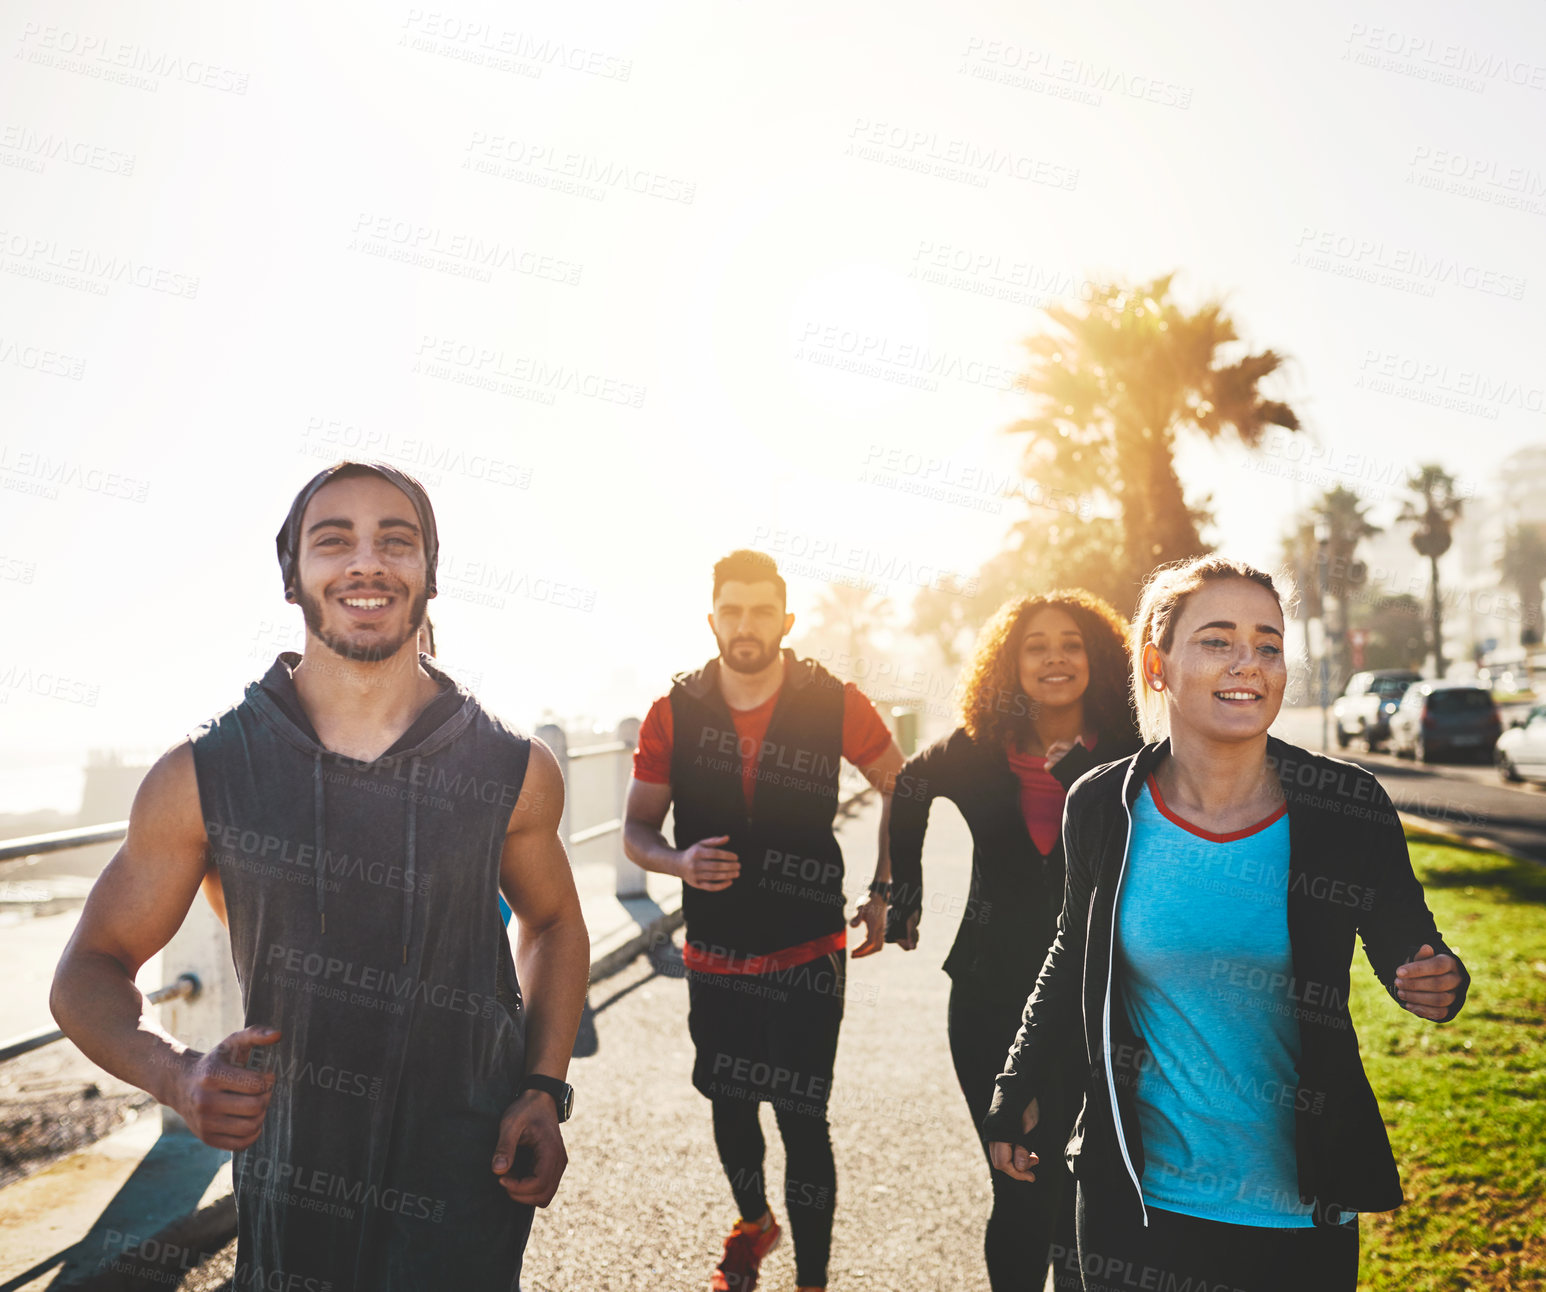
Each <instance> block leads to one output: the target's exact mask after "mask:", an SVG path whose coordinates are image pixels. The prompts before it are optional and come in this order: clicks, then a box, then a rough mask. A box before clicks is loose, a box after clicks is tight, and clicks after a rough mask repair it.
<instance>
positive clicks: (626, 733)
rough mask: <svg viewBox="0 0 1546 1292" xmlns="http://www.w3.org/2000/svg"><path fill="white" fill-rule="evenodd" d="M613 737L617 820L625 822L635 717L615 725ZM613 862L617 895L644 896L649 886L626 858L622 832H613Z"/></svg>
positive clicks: (636, 736) (636, 732)
mask: <svg viewBox="0 0 1546 1292" xmlns="http://www.w3.org/2000/svg"><path fill="white" fill-rule="evenodd" d="M617 739H618V740H619V741H621V742H622V745H623V748H622V751H621V752H620V753H619V754H618V755H617V819H618V820H619V821H623V822H626V821H627V820H628V810H627V809H628V782H629V780H630V779H631V777H632V775H633V751H634V748H635V746H637V745H638V743H639V720H638V719H637V718H624V719H623V720H622V721H621V722H619V723H618V724H617ZM613 865H614V867H615V868H616V872H617V889H616V892H617V895H618V897H619V898H623V897H647V896H649V889H648V888H647V887H646V886H645V880H646V876H645V873H644V871H642V870H641V869H640V868H639V867H638V866H636V865H634V864H633V862H631V861H629V860H628V854H627V853H626V852H624V851H623V832H622V830H619V831H618V832H617V849H616V852H615V853H614V854H613Z"/></svg>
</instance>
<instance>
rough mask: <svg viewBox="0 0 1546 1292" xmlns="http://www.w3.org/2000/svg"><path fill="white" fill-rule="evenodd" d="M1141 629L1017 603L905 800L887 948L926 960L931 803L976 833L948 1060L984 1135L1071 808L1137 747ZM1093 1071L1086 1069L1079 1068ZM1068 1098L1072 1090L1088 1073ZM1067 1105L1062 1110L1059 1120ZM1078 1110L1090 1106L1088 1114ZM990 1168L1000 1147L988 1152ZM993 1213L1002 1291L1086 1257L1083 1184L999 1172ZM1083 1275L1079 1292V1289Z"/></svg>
mask: <svg viewBox="0 0 1546 1292" xmlns="http://www.w3.org/2000/svg"><path fill="white" fill-rule="evenodd" d="M1126 631H1127V626H1126V625H1125V624H1124V623H1123V621H1122V620H1121V618H1120V617H1119V616H1118V615H1117V613H1116V611H1114V610H1113V609H1112V608H1111V607H1110V606H1108V605H1107V604H1106V603H1105V602H1104V601H1102V600H1101V599H1100V598H1099V597H1096V596H1093V595H1091V594H1090V593H1088V592H1084V591H1081V590H1077V589H1074V590H1068V591H1062V592H1051V593H1048V594H1046V595H1045V596H1036V597H1022V598H1017V599H1016V600H1013V601H1009V602H1006V603H1005V604H1004V605H1003V606H1002V607H1000V608H999V610H998V612H997V613H996V614H995V615H994V616H993V618H992V619H991V620H989V621H988V623H987V624H986V625H985V626H984V628H983V630H982V632H981V634H980V635H979V636H978V639H977V645H976V648H975V650H974V651H973V653H972V659H971V662H970V664H969V665H968V666H967V669H966V676H965V685H964V686H963V693H962V698H961V725H960V726H959V727H957V728H956V729H955V730H954V731H953V732H951V733H950V734H949V735H948V736H946V737H945V738H944V739H942V740H940V741H938V742H936V743H935V744H933V745H931V746H930V747H929V748H927V749H925V750H924V751H923V752H922V753H920V754H918V755H917V756H915V757H914V758H913V759H912V760H911V761H910V762H909V763H908V764H907V765H906V766H905V767H904V768H903V769H902V775H901V776H900V777H899V778H898V781H897V791H896V793H895V794H894V795H893V797H892V800H891V834H890V839H891V876H892V894H891V911H890V919H889V925H888V936H889V937H890V938H891V940H893V941H896V942H900V943H901V945H902V946H903V947H905V948H907V949H909V950H911V949H912V948H913V947H915V946H916V945H917V932H918V919H919V915H920V912H921V911H922V909H923V865H922V856H923V837H924V831H925V830H926V829H927V827H928V819H929V804H930V803H931V802H932V801H933V800H934V799H935V798H937V797H943V798H948V799H950V800H951V801H952V802H953V803H955V805H956V806H957V807H958V808H959V809H960V811H961V815H962V816H963V817H965V819H966V824H967V826H968V827H969V828H970V830H971V832H972V880H971V890H970V893H969V894H967V895H966V896H965V900H964V901H963V900H962V895H961V894H959V893H957V894H953V895H951V894H947V895H946V896H947V898H949V897H953V898H954V902H950V901H948V900H947V901H946V902H944V903H939V902H935V901H931V902H930V906H931V908H933V909H939V910H946V909H950V908H951V907H952V906H953V907H954V909H955V910H959V911H960V912H961V915H962V918H961V927H960V931H959V932H958V933H957V934H956V939H955V944H954V946H952V947H951V950H950V955H949V957H948V958H947V959H946V961H945V971H946V972H947V973H948V974H950V976H951V979H952V985H951V989H950V1012H949V1023H948V1026H949V1032H950V1054H951V1058H952V1060H953V1061H954V1063H955V1069H956V1076H957V1078H958V1080H959V1081H960V1083H961V1093H962V1094H963V1095H965V1096H966V1106H967V1109H968V1111H969V1112H970V1113H971V1118H972V1124H973V1125H974V1126H975V1125H978V1124H980V1123H981V1121H982V1119H983V1117H984V1116H985V1115H986V1113H987V1111H988V1104H989V1101H990V1100H991V1099H992V1097H993V1082H994V1078H995V1077H997V1076H998V1073H999V1070H1000V1069H1001V1068H1002V1067H1003V1066H1004V1053H1005V1051H1006V1050H1008V1048H1009V1044H1010V1042H1011V1041H1013V1040H1014V1036H1015V1031H1016V1029H1017V1028H1018V1027H1019V1026H1020V1015H1021V1012H1022V1011H1023V1010H1024V1008H1025V1001H1026V997H1027V996H1029V995H1030V992H1031V988H1032V987H1034V986H1035V984H1036V971H1037V970H1038V969H1040V968H1041V962H1042V960H1043V959H1044V958H1045V957H1046V954H1047V948H1048V946H1049V945H1050V944H1051V942H1052V935H1053V933H1054V932H1055V930H1056V926H1057V913H1058V909H1059V906H1060V903H1061V899H1062V893H1063V844H1062V831H1061V826H1062V819H1063V796H1064V795H1065V794H1066V793H1067V792H1068V787H1069V786H1070V785H1071V784H1073V782H1074V781H1076V780H1077V779H1078V778H1079V777H1080V776H1081V775H1082V774H1083V773H1084V772H1086V771H1088V770H1089V769H1090V768H1092V767H1094V766H1096V765H1097V764H1099V763H1102V762H1109V761H1110V760H1111V759H1114V758H1121V757H1124V756H1125V755H1127V754H1130V753H1132V751H1133V750H1134V749H1136V748H1137V747H1138V743H1139V741H1138V733H1137V730H1136V729H1135V727H1134V726H1133V717H1132V711H1131V708H1130V706H1129V703H1128V695H1127V673H1128V660H1127V644H1126V640H1125V638H1126ZM1081 1066H1082V1065H1081ZM1069 1075H1070V1079H1069V1080H1068V1081H1066V1082H1063V1083H1060V1084H1063V1085H1066V1086H1068V1087H1069V1088H1070V1089H1073V1088H1074V1087H1075V1085H1076V1082H1075V1081H1074V1080H1073V1078H1074V1077H1076V1076H1077V1075H1078V1073H1077V1072H1075V1073H1070V1074H1069ZM1047 1099H1048V1103H1049V1109H1048V1115H1047V1117H1046V1118H1045V1119H1044V1122H1043V1125H1042V1128H1041V1129H1040V1130H1039V1131H1038V1137H1039V1138H1038V1140H1037V1141H1036V1142H1038V1143H1041V1142H1042V1141H1043V1140H1045V1143H1046V1146H1047V1147H1048V1148H1049V1149H1050V1150H1053V1151H1055V1150H1056V1149H1059V1148H1061V1147H1062V1141H1061V1140H1058V1141H1057V1142H1056V1143H1055V1144H1054V1143H1053V1142H1052V1137H1054V1136H1056V1135H1057V1134H1060V1133H1064V1134H1066V1131H1067V1129H1068V1125H1069V1123H1070V1122H1071V1121H1072V1120H1073V1108H1066V1100H1061V1099H1059V1098H1058V1096H1057V1094H1056V1093H1054V1092H1051V1091H1049V1092H1048V1095H1047ZM1053 1104H1055V1105H1057V1106H1056V1107H1055V1108H1054V1107H1051V1106H1050V1105H1053ZM1075 1107H1077V1105H1075ZM983 1152H984V1154H985V1155H986V1152H987V1145H986V1143H985V1142H984V1144H983ZM989 1176H990V1178H991V1180H992V1182H993V1211H992V1214H991V1215H990V1216H989V1218H988V1225H987V1232H986V1234H985V1236H984V1241H983V1247H984V1254H985V1256H986V1258H987V1264H988V1276H989V1279H990V1281H991V1285H992V1287H993V1288H994V1292H1004V1290H1005V1289H1020V1288H1034V1289H1036V1292H1040V1289H1041V1287H1042V1282H1043V1280H1044V1278H1045V1274H1046V1268H1047V1257H1048V1251H1049V1248H1052V1249H1054V1256H1055V1257H1056V1258H1057V1259H1055V1260H1054V1265H1060V1264H1068V1263H1069V1262H1071V1260H1072V1257H1073V1249H1074V1237H1073V1180H1072V1178H1071V1177H1070V1176H1069V1175H1068V1173H1067V1172H1066V1171H1059V1172H1057V1174H1056V1176H1053V1177H1050V1178H1048V1179H1046V1180H1044V1181H1041V1182H1036V1183H1033V1182H1030V1181H1026V1180H1012V1179H1010V1178H1009V1177H1008V1176H1006V1175H1002V1174H999V1173H997V1172H994V1171H991V1170H990V1172H989ZM1078 1285H1079V1280H1078V1277H1077V1274H1074V1277H1073V1279H1072V1281H1071V1282H1070V1283H1069V1284H1068V1286H1070V1287H1073V1288H1077V1287H1078Z"/></svg>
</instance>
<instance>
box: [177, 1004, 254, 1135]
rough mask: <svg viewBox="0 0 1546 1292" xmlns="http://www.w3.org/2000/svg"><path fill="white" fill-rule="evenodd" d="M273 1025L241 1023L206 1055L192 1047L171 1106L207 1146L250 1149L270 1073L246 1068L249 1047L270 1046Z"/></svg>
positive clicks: (250, 1051) (185, 1054)
mask: <svg viewBox="0 0 1546 1292" xmlns="http://www.w3.org/2000/svg"><path fill="white" fill-rule="evenodd" d="M279 1038H280V1032H279V1029H278V1028H275V1027H263V1026H254V1027H244V1028H242V1030H241V1031H239V1032H232V1033H231V1035H230V1036H228V1037H226V1038H225V1040H223V1041H221V1042H220V1044H219V1045H217V1046H215V1048H214V1049H212V1050H210V1051H209V1053H207V1054H197V1053H195V1052H194V1051H192V1050H189V1051H186V1052H185V1053H184V1055H183V1058H184V1059H185V1060H192V1062H191V1063H189V1064H188V1066H187V1067H186V1068H185V1069H184V1071H183V1072H182V1074H181V1075H180V1076H179V1078H178V1080H177V1086H176V1090H175V1092H174V1094H173V1098H172V1099H171V1101H170V1102H171V1106H172V1110H173V1111H174V1112H175V1113H177V1115H178V1116H179V1117H181V1118H182V1119H183V1121H185V1122H187V1123H188V1129H189V1130H191V1131H192V1132H193V1133H194V1134H195V1135H197V1136H198V1137H199V1139H201V1140H203V1141H204V1143H206V1144H208V1145H209V1146H210V1147H211V1148H227V1149H233V1150H234V1149H241V1148H250V1147H251V1146H252V1145H253V1144H254V1143H255V1142H256V1141H257V1138H258V1136H259V1134H261V1133H262V1130H263V1118H264V1116H265V1115H266V1114H267V1113H268V1101H269V1100H270V1099H271V1098H272V1097H273V1094H274V1080H275V1074H274V1073H272V1072H254V1071H252V1070H251V1069H250V1068H248V1067H247V1059H248V1056H250V1055H251V1054H252V1050H253V1047H254V1046H257V1045H273V1044H274V1042H276V1041H278V1040H279Z"/></svg>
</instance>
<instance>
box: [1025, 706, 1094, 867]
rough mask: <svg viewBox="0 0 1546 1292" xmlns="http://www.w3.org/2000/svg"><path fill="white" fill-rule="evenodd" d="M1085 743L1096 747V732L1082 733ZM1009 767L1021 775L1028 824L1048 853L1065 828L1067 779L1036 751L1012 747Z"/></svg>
mask: <svg viewBox="0 0 1546 1292" xmlns="http://www.w3.org/2000/svg"><path fill="white" fill-rule="evenodd" d="M1080 739H1081V740H1082V741H1083V742H1084V747H1085V748H1086V749H1089V750H1091V751H1093V750H1094V748H1095V737H1094V736H1081V737H1080ZM1009 769H1010V770H1011V771H1012V772H1014V774H1015V775H1016V776H1017V777H1019V778H1020V811H1021V813H1023V814H1024V816H1025V828H1026V829H1027V830H1029V831H1030V832H1031V842H1032V843H1034V844H1035V845H1036V851H1037V852H1039V853H1041V855H1042V856H1043V857H1045V856H1047V855H1048V854H1049V853H1050V852H1051V851H1052V850H1053V849H1054V848H1055V847H1056V846H1057V841H1058V832H1059V831H1060V830H1062V828H1063V800H1064V799H1065V798H1067V797H1068V791H1067V790H1065V789H1064V788H1063V782H1062V781H1060V780H1058V779H1057V777H1055V776H1054V775H1053V774H1052V773H1051V772H1049V771H1048V770H1047V760H1046V759H1045V758H1041V757H1038V756H1037V755H1035V754H1022V753H1019V752H1017V751H1015V750H1013V749H1011V750H1010V751H1009Z"/></svg>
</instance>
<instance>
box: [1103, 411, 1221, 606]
mask: <svg viewBox="0 0 1546 1292" xmlns="http://www.w3.org/2000/svg"><path fill="white" fill-rule="evenodd" d="M1140 436H1141V433H1140V435H1135V436H1131V437H1130V438H1129V440H1128V444H1127V445H1126V446H1125V450H1126V451H1125V452H1119V453H1118V462H1119V463H1120V464H1121V465H1120V467H1119V469H1120V470H1121V471H1122V484H1123V488H1122V537H1123V542H1124V544H1125V546H1126V548H1127V552H1126V558H1127V560H1126V564H1127V567H1128V571H1129V575H1130V577H1131V578H1132V580H1133V583H1134V588H1135V589H1137V588H1141V587H1142V585H1143V581H1144V580H1145V579H1146V578H1148V576H1149V574H1150V572H1151V571H1153V570H1154V568H1155V567H1156V566H1159V565H1166V564H1169V563H1170V562H1171V561H1180V560H1185V559H1186V558H1188V557H1191V556H1196V555H1197V554H1198V553H1199V552H1201V551H1202V550H1203V544H1202V538H1201V536H1200V535H1199V534H1198V533H1197V526H1196V525H1195V524H1194V523H1193V521H1192V516H1191V513H1190V512H1189V511H1188V510H1187V506H1186V495H1185V493H1184V492H1183V491H1182V488H1181V481H1180V478H1179V477H1178V476H1177V475H1176V468H1175V460H1174V456H1173V454H1172V452H1171V448H1170V444H1169V440H1168V438H1167V437H1164V436H1154V437H1152V438H1151V437H1142V438H1140ZM1135 600H1136V597H1135Z"/></svg>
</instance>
